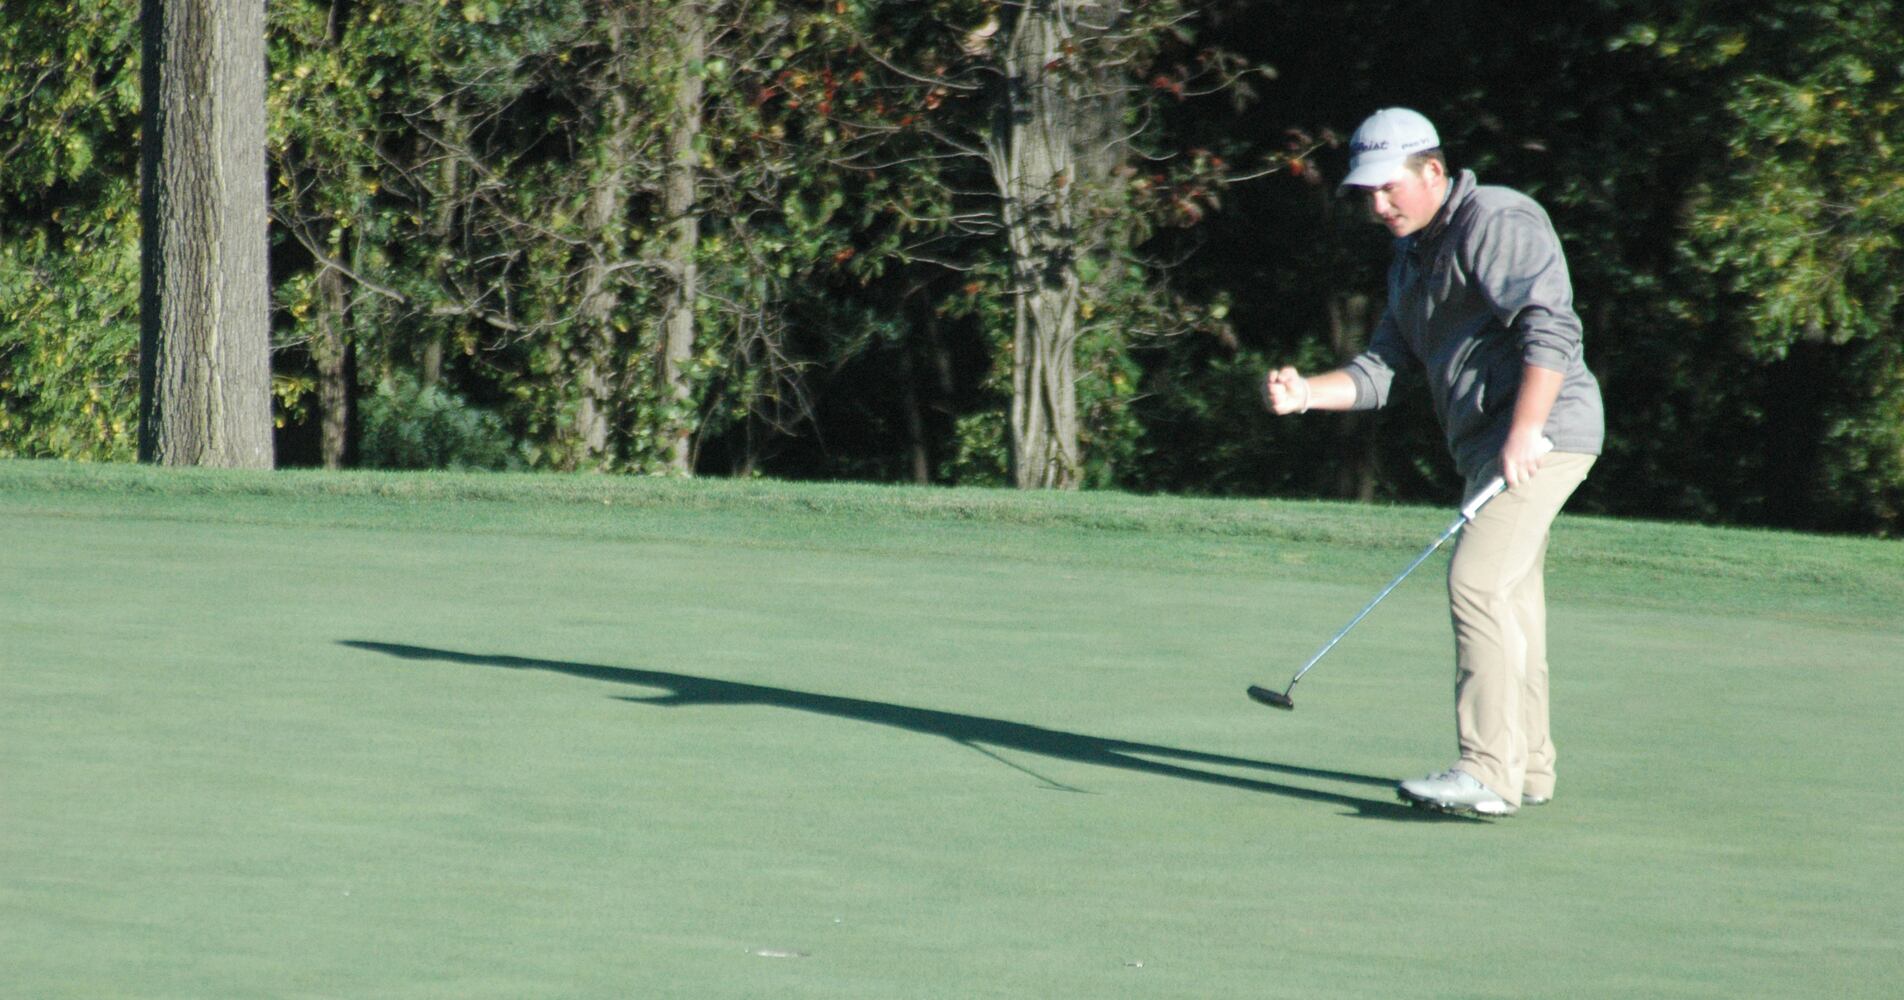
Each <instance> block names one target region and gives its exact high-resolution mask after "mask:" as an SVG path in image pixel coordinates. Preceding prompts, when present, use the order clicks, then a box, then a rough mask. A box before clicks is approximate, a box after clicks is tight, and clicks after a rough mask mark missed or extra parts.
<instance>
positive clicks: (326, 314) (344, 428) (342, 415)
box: [311, 267, 352, 469]
mask: <svg viewBox="0 0 1904 1000" xmlns="http://www.w3.org/2000/svg"><path fill="white" fill-rule="evenodd" d="M317 287H318V295H319V298H320V301H321V302H322V309H323V311H322V312H321V313H319V314H318V317H317V330H316V334H315V336H314V338H313V339H312V341H311V361H312V363H313V364H315V365H316V366H317V409H318V433H319V450H320V452H321V453H322V455H323V458H324V468H326V469H341V468H343V467H344V466H345V465H346V464H347V462H348V460H349V457H350V422H351V412H350V411H351V404H352V399H351V396H352V393H351V381H352V378H351V364H350V359H351V353H352V347H351V338H350V335H349V324H350V289H349V286H348V285H346V284H345V281H344V273H343V272H342V271H339V270H338V269H337V268H334V267H327V268H325V269H324V270H323V271H322V272H321V273H320V274H319V275H318V276H317Z"/></svg>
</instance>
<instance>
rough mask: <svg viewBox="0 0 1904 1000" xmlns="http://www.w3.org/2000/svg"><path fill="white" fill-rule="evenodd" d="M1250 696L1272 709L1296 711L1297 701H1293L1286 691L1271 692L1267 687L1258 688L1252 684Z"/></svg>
mask: <svg viewBox="0 0 1904 1000" xmlns="http://www.w3.org/2000/svg"><path fill="white" fill-rule="evenodd" d="M1249 696H1250V697H1251V698H1252V699H1254V700H1256V701H1260V702H1262V703H1263V704H1265V705H1268V706H1269V707H1271V708H1280V709H1282V710H1283V711H1285V712H1293V711H1295V710H1296V703H1295V701H1294V700H1292V699H1291V698H1290V697H1289V694H1288V692H1285V691H1271V690H1270V689H1268V688H1266V687H1257V686H1256V685H1254V684H1251V685H1250V686H1249Z"/></svg>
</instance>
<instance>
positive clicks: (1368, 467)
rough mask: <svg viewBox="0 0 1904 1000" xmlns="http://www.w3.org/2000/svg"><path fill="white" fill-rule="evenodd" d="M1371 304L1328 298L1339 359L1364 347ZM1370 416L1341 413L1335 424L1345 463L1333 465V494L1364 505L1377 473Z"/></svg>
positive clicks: (1349, 296)
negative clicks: (1334, 472)
mask: <svg viewBox="0 0 1904 1000" xmlns="http://www.w3.org/2000/svg"><path fill="white" fill-rule="evenodd" d="M1373 309H1374V303H1373V302H1371V301H1370V300H1369V297H1368V296H1367V295H1364V294H1362V293H1360V292H1351V293H1344V294H1338V295H1333V296H1331V297H1330V298H1329V346H1330V347H1332V348H1334V349H1335V356H1336V357H1338V358H1341V359H1343V360H1347V359H1349V358H1352V357H1354V356H1355V355H1356V354H1357V353H1358V352H1360V351H1361V350H1362V348H1364V347H1366V346H1368V342H1369V334H1370V332H1371V330H1372V329H1373V327H1374V316H1375V313H1374V312H1373ZM1377 419H1378V418H1377V417H1376V416H1375V415H1374V414H1364V413H1345V414H1343V415H1342V418H1341V419H1340V420H1338V421H1337V433H1338V434H1340V435H1341V437H1340V438H1339V441H1340V445H1339V447H1338V453H1339V454H1342V455H1345V456H1348V460H1347V461H1343V462H1338V463H1336V481H1335V493H1336V495H1337V496H1341V497H1350V498H1353V499H1356V500H1360V501H1362V502H1363V503H1367V502H1369V501H1371V500H1373V499H1375V483H1376V481H1377V479H1378V478H1379V476H1378V474H1379V473H1380V472H1381V455H1382V451H1381V438H1380V436H1379V435H1377V434H1375V433H1373V426H1372V425H1373V424H1374V423H1375V421H1376V420H1377Z"/></svg>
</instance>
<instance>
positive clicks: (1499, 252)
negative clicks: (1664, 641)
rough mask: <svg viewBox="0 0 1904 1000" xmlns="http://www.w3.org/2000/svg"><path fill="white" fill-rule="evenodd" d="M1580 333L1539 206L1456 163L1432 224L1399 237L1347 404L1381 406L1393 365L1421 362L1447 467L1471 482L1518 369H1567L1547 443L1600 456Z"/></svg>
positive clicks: (1563, 265) (1593, 384)
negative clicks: (1383, 299)
mask: <svg viewBox="0 0 1904 1000" xmlns="http://www.w3.org/2000/svg"><path fill="white" fill-rule="evenodd" d="M1580 337H1581V331H1580V317H1579V316H1578V315H1576V314H1575V313H1574V311H1573V284H1572V282H1571V281H1570V280H1569V278H1568V276H1567V259H1566V256H1565V255H1564V254H1563V253H1562V252H1561V249H1560V237H1559V236H1558V235H1556V234H1555V232H1554V227H1553V224H1552V223H1551V222H1549V221H1548V219H1547V213H1546V212H1545V211H1543V210H1542V209H1541V207H1540V205H1539V204H1537V203H1535V201H1534V200H1533V199H1532V198H1529V197H1527V196H1526V195H1524V194H1521V193H1519V192H1518V191H1513V190H1510V189H1508V188H1504V187H1493V186H1483V185H1479V184H1477V183H1475V179H1474V173H1473V171H1469V170H1463V171H1462V172H1461V174H1460V176H1459V177H1458V178H1456V180H1455V182H1454V184H1453V186H1452V189H1451V191H1450V193H1449V195H1448V200H1447V202H1446V203H1445V204H1443V205H1442V207H1441V211H1440V212H1439V213H1438V214H1436V216H1435V218H1434V221H1433V222H1430V223H1429V224H1428V225H1427V226H1426V227H1424V228H1423V229H1422V230H1421V231H1420V232H1418V233H1415V234H1414V235H1412V236H1406V237H1403V238H1401V239H1399V240H1396V241H1395V257H1394V260H1393V262H1391V263H1390V265H1389V268H1388V308H1387V309H1386V310H1385V311H1384V312H1383V314H1382V319H1381V322H1380V323H1379V324H1378V325H1377V326H1376V328H1375V334H1374V336H1373V337H1371V338H1370V340H1369V346H1368V349H1367V350H1366V351H1364V352H1363V353H1362V354H1360V355H1358V356H1357V357H1356V358H1355V359H1354V360H1352V361H1350V362H1349V363H1348V364H1347V365H1346V366H1345V368H1344V370H1345V371H1346V372H1347V373H1348V375H1349V377H1350V379H1351V380H1353V381H1354V383H1355V406H1354V409H1358V410H1367V409H1374V408H1376V407H1379V406H1383V405H1385V404H1386V403H1387V402H1388V389H1389V384H1390V382H1391V381H1393V379H1394V376H1395V373H1396V372H1398V371H1402V370H1406V369H1409V368H1413V367H1414V366H1416V365H1421V366H1423V367H1424V368H1425V370H1426V374H1427V380H1428V391H1429V394H1430V396H1431V398H1432V399H1433V402H1434V410H1435V416H1436V417H1437V418H1438V419H1439V420H1440V421H1441V427H1442V430H1443V431H1444V432H1445V433H1446V434H1447V439H1448V450H1449V452H1450V453H1451V454H1452V455H1453V456H1454V460H1455V467H1456V468H1457V469H1458V470H1459V471H1460V473H1461V475H1462V476H1463V477H1465V478H1467V479H1470V480H1472V479H1474V478H1476V477H1477V476H1479V475H1480V474H1481V473H1482V472H1484V471H1486V469H1487V467H1488V466H1489V464H1490V463H1492V462H1493V461H1494V460H1495V459H1496V458H1498V457H1499V456H1500V453H1501V448H1502V446H1503V445H1504V444H1505V443H1506V441H1507V433H1508V429H1509V425H1510V424H1511V423H1512V420H1513V414H1514V401H1515V397H1516V396H1517V395H1518V394H1519V391H1520V383H1521V366H1522V365H1534V366H1536V367H1539V368H1547V369H1551V370H1553V371H1557V372H1560V373H1561V374H1562V376H1563V379H1562V382H1561V388H1560V397H1559V398H1558V399H1556V400H1555V401H1554V407H1553V410H1552V411H1551V412H1550V413H1549V414H1548V416H1547V426H1546V434H1547V437H1548V438H1549V439H1551V440H1552V441H1553V442H1554V450H1555V451H1562V452H1575V453H1579V454H1585V455H1598V454H1600V450H1601V447H1602V446H1603V444H1604V443H1605V438H1606V418H1605V413H1604V411H1603V409H1602V405H1601V401H1600V384H1599V382H1598V381H1596V380H1595V379H1594V377H1593V373H1592V372H1590V371H1588V370H1587V365H1586V361H1585V358H1584V356H1583V353H1582V350H1581V339H1580Z"/></svg>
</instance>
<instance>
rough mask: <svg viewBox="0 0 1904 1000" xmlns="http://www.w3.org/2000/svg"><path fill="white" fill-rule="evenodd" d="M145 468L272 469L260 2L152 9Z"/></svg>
mask: <svg viewBox="0 0 1904 1000" xmlns="http://www.w3.org/2000/svg"><path fill="white" fill-rule="evenodd" d="M141 16H142V18H143V22H142V23H143V25H144V50H143V58H144V66H143V69H142V73H143V76H142V81H141V83H142V89H143V94H142V98H143V109H142V117H143V121H142V125H143V130H144V149H143V151H142V158H143V163H142V171H143V176H142V183H143V190H142V193H141V202H140V219H141V222H142V224H143V226H144V231H143V236H142V239H143V245H142V247H141V264H142V275H141V288H140V338H139V345H140V358H139V397H140V399H139V457H140V460H141V461H147V462H157V463H159V464H162V465H213V466H227V467H241V468H262V469H268V468H270V467H271V465H272V459H273V445H272V439H271V432H272V426H271V332H270V301H269V299H270V295H269V280H268V278H267V276H266V272H265V234H266V226H267V219H268V217H269V216H268V206H267V202H266V192H265V108H264V96H265V87H264V60H265V56H264V29H265V19H264V0H144V3H143V5H142V8H141Z"/></svg>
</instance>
